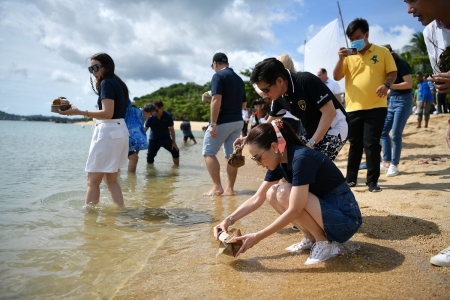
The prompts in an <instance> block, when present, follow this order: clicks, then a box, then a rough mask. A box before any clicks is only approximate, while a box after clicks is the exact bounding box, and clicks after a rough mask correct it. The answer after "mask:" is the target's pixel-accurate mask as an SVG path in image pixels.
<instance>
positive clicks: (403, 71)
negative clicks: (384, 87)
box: [391, 58, 412, 96]
mask: <svg viewBox="0 0 450 300" xmlns="http://www.w3.org/2000/svg"><path fill="white" fill-rule="evenodd" d="M394 60H395V65H396V66H397V79H395V82H394V83H402V82H405V81H404V80H403V76H406V75H411V67H410V66H409V65H408V63H407V62H406V61H404V60H403V59H395V58H394ZM411 91H412V90H411V89H407V90H395V89H391V96H397V95H402V94H411Z"/></svg>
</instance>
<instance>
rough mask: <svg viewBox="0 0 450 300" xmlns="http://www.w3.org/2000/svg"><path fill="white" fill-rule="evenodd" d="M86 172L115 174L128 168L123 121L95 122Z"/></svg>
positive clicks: (126, 136)
mask: <svg viewBox="0 0 450 300" xmlns="http://www.w3.org/2000/svg"><path fill="white" fill-rule="evenodd" d="M94 127H95V129H94V135H93V136H92V140H91V147H90V149H89V156H88V159H87V162H86V169H85V171H86V172H89V173H116V172H118V171H119V169H126V168H127V167H128V128H127V125H126V124H125V121H124V119H111V120H95V124H94Z"/></svg>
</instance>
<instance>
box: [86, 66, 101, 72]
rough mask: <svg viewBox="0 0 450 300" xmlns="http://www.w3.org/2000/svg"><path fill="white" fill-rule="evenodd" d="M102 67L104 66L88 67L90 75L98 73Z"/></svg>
mask: <svg viewBox="0 0 450 300" xmlns="http://www.w3.org/2000/svg"><path fill="white" fill-rule="evenodd" d="M101 67H103V66H102V65H92V66H90V67H88V70H89V73H94V72H98V70H100V68H101Z"/></svg>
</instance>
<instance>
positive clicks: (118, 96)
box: [97, 77, 128, 119]
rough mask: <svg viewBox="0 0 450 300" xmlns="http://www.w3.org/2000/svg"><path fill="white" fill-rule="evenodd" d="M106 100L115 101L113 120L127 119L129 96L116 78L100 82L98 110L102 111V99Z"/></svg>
mask: <svg viewBox="0 0 450 300" xmlns="http://www.w3.org/2000/svg"><path fill="white" fill-rule="evenodd" d="M105 98H108V99H111V100H114V113H113V116H112V117H111V119H123V118H125V114H126V113H127V107H128V95H125V91H124V90H123V88H122V85H121V84H120V82H119V80H117V79H116V78H114V77H113V78H105V79H103V80H102V82H100V90H99V91H98V100H97V105H98V109H102V99H105Z"/></svg>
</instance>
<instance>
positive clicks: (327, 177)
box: [264, 145, 345, 197]
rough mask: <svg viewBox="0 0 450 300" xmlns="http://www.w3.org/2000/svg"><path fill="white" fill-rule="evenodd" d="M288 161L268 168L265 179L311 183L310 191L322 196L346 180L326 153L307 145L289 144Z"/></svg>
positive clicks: (299, 184) (300, 183)
mask: <svg viewBox="0 0 450 300" xmlns="http://www.w3.org/2000/svg"><path fill="white" fill-rule="evenodd" d="M286 149H287V155H288V162H287V164H285V163H283V164H279V165H278V167H277V168H276V169H274V170H273V171H271V170H268V171H267V173H266V177H265V178H264V181H267V182H272V181H278V180H280V179H281V178H283V177H284V178H286V181H287V182H289V183H291V184H292V186H301V185H305V184H309V192H310V193H312V194H314V195H316V196H318V197H321V196H323V195H325V194H326V193H328V192H329V191H331V190H333V189H334V188H336V187H338V186H339V185H341V184H342V183H344V182H345V178H344V175H342V172H341V171H340V170H339V169H338V168H337V167H336V165H335V164H334V163H333V162H332V161H331V160H330V159H329V158H328V157H326V156H325V155H324V154H322V153H321V152H319V151H317V150H313V149H310V148H308V147H306V146H301V145H292V146H289V145H288V146H287V147H286Z"/></svg>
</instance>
